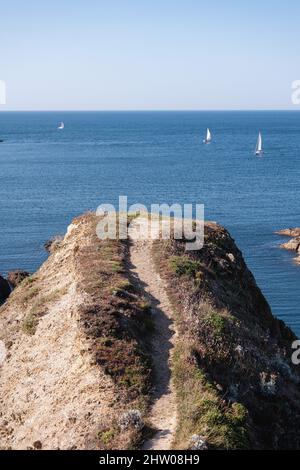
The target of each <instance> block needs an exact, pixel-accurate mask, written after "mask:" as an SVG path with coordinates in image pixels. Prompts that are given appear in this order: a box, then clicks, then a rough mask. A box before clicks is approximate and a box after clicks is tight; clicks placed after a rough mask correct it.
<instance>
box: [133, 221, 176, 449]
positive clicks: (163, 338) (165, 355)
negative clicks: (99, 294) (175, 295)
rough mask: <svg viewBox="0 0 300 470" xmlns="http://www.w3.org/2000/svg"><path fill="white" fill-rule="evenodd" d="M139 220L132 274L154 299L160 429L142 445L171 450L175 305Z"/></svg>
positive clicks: (154, 416) (155, 410) (155, 418)
mask: <svg viewBox="0 0 300 470" xmlns="http://www.w3.org/2000/svg"><path fill="white" fill-rule="evenodd" d="M138 227H139V222H135V223H134V227H133V230H132V232H131V240H132V244H131V249H130V259H131V268H130V270H131V274H132V276H133V277H134V278H135V280H136V282H137V283H138V284H139V286H140V287H141V288H142V289H143V290H144V292H145V295H146V296H147V298H148V300H149V301H150V302H151V306H152V314H153V320H154V324H155V331H154V334H153V339H152V359H153V371H154V390H153V407H152V410H151V413H150V420H151V424H152V425H153V427H155V428H156V429H158V431H157V432H156V434H155V435H154V437H153V438H152V439H150V440H149V441H146V442H145V444H144V446H143V449H144V450H150V449H157V450H168V449H170V448H171V443H172V440H173V436H174V432H175V427H176V397H175V391H174V387H173V385H172V381H171V370H170V364H169V361H170V355H171V354H172V349H173V347H174V342H175V338H176V332H175V329H174V324H173V321H172V309H171V305H170V303H169V300H168V297H167V293H166V290H165V287H164V282H163V281H162V279H161V278H160V276H159V275H158V274H157V272H156V269H155V267H154V263H153V260H152V256H151V246H152V241H151V240H135V238H136V231H137V232H138V231H139V229H138Z"/></svg>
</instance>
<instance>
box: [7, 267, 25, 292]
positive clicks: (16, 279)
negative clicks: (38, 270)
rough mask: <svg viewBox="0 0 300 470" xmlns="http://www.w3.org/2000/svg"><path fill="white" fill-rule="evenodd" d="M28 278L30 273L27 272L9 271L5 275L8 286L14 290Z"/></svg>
mask: <svg viewBox="0 0 300 470" xmlns="http://www.w3.org/2000/svg"><path fill="white" fill-rule="evenodd" d="M29 276H30V273H28V272H27V271H21V270H18V271H11V272H9V273H8V275H7V280H8V282H9V284H10V286H11V287H12V288H13V289H15V288H16V287H17V286H18V285H19V284H21V282H22V281H24V279H26V278H27V277H29Z"/></svg>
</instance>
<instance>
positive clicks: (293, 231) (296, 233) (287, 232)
mask: <svg viewBox="0 0 300 470" xmlns="http://www.w3.org/2000/svg"><path fill="white" fill-rule="evenodd" d="M275 233H277V235H282V236H283V237H300V228H286V229H283V230H279V231H278V232H275Z"/></svg>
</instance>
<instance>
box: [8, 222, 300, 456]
mask: <svg viewBox="0 0 300 470" xmlns="http://www.w3.org/2000/svg"><path fill="white" fill-rule="evenodd" d="M99 220H100V219H99V218H98V217H96V215H95V214H93V213H89V214H86V215H84V216H82V217H78V218H76V219H75V220H74V221H73V222H72V224H71V225H70V227H69V228H68V231H67V234H66V235H65V236H64V237H62V238H61V239H57V240H55V243H52V244H50V245H49V251H50V256H49V258H48V260H47V261H46V262H45V263H44V264H43V265H42V266H41V268H40V269H39V270H38V271H37V272H36V273H35V274H33V275H31V276H27V277H25V278H24V279H23V280H21V282H20V283H18V285H17V286H16V287H15V288H14V290H13V291H12V293H11V294H10V296H9V297H8V299H7V300H6V302H5V303H4V304H3V305H2V306H1V307H0V326H1V328H0V448H2V449H104V450H111V449H162V450H164V449H199V450H204V449H297V448H300V436H299V432H298V430H299V428H300V389H299V384H300V371H299V366H296V365H294V364H293V363H292V360H291V356H292V353H293V349H292V343H293V341H294V340H295V339H296V337H295V335H294V334H293V332H292V331H291V330H290V329H289V328H288V327H287V326H286V325H285V324H284V323H283V322H282V321H280V320H278V319H276V318H275V317H274V316H273V315H272V312H271V310H270V307H269V305H268V303H267V301H266V300H265V298H264V296H263V294H262V293H261V291H260V289H259V288H258V286H257V285H256V282H255V279H254V277H253V275H252V274H251V272H250V271H249V269H248V268H247V266H246V264H245V262H244V260H243V257H242V254H241V252H240V251H239V249H238V248H237V246H236V245H235V243H234V240H233V239H232V238H231V236H230V234H229V233H228V232H227V231H226V230H225V229H224V228H223V227H221V226H219V225H217V224H215V223H206V225H205V244H204V247H203V249H202V250H200V251H190V252H187V251H185V241H184V240H175V239H174V238H172V237H171V239H169V240H155V241H153V240H143V241H140V240H138V241H137V240H136V239H134V238H132V237H131V238H130V239H129V240H118V239H117V240H100V239H98V237H97V235H96V226H97V223H98V222H99ZM133 222H134V224H135V225H134V230H135V231H136V230H138V229H139V223H140V219H139V218H137V219H134V221H133ZM20 277H22V276H21V275H20ZM18 280H19V277H18V276H17V279H16V278H14V279H11V281H10V282H11V284H13V282H15V281H16V282H18ZM12 281H13V282H12ZM3 286H4V288H5V286H6V287H7V284H5V282H4V283H3Z"/></svg>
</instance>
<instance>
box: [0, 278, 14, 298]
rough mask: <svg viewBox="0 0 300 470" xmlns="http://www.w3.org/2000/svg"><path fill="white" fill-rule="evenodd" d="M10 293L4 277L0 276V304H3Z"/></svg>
mask: <svg viewBox="0 0 300 470" xmlns="http://www.w3.org/2000/svg"><path fill="white" fill-rule="evenodd" d="M10 292H11V288H10V286H9V283H8V282H7V280H6V279H4V277H2V276H0V304H1V303H3V302H5V300H6V299H7V298H8V297H9V294H10Z"/></svg>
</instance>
